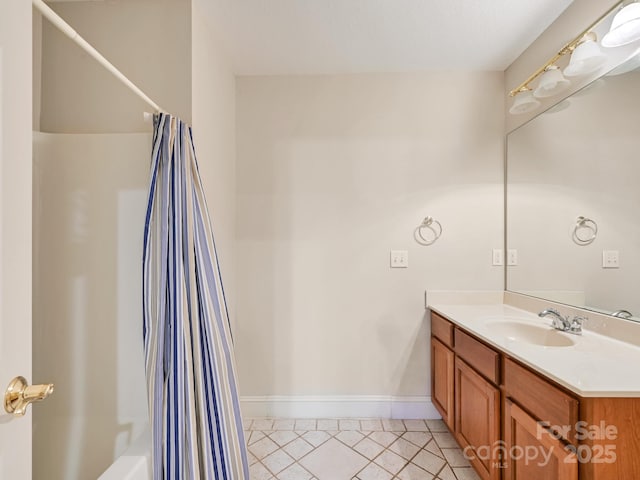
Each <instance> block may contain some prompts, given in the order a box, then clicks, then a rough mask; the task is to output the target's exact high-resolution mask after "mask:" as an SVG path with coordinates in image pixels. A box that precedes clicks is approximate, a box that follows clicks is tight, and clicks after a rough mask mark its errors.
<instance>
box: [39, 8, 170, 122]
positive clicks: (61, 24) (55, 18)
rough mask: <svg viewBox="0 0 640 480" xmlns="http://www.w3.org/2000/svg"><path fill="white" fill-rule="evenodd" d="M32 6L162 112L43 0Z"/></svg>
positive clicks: (139, 95)
mask: <svg viewBox="0 0 640 480" xmlns="http://www.w3.org/2000/svg"><path fill="white" fill-rule="evenodd" d="M32 1H33V6H34V7H35V8H36V9H38V10H39V11H40V13H42V15H43V16H44V17H45V18H46V19H47V20H49V21H50V22H51V23H52V24H53V25H54V26H55V27H57V28H58V30H60V31H61V32H62V33H64V34H65V35H66V36H67V37H69V38H70V39H71V40H73V41H74V42H75V43H77V44H78V45H79V46H80V48H82V49H83V50H84V51H85V52H87V53H88V54H89V55H91V56H92V57H93V58H94V59H96V60H97V61H98V63H100V65H102V66H103V67H104V68H106V69H107V70H108V71H109V72H111V73H112V74H113V75H114V76H115V77H116V78H117V79H118V80H120V81H121V82H122V83H124V84H125V85H126V86H127V87H129V89H130V90H132V91H133V93H135V94H136V95H137V96H138V97H140V98H141V99H142V100H144V101H145V102H146V103H147V104H148V105H149V106H151V107H152V108H153V109H154V110H155V111H156V112H163V111H165V110H164V109H162V108H160V106H159V105H158V104H157V103H156V102H154V101H153V100H151V99H150V98H149V97H148V96H147V94H146V93H144V92H143V91H142V90H141V89H140V88H138V86H137V85H136V84H135V83H133V82H132V81H131V80H129V79H128V78H127V77H126V76H125V75H124V74H123V73H122V72H121V71H120V70H118V69H117V68H116V67H115V66H114V65H113V64H112V63H111V62H109V60H107V59H106V58H104V57H103V56H102V54H101V53H100V52H98V51H97V50H96V49H95V48H93V46H92V45H91V44H90V43H89V42H87V41H86V40H85V39H84V38H82V37H81V36H80V35H79V34H78V32H76V31H75V30H74V29H73V28H72V27H71V25H69V24H68V23H67V22H65V21H64V20H63V19H62V17H60V16H59V15H58V14H57V13H56V12H54V11H53V10H52V9H51V8H50V7H49V6H48V5H47V4H46V3H44V1H43V0H32Z"/></svg>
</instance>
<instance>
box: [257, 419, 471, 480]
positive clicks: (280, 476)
mask: <svg viewBox="0 0 640 480" xmlns="http://www.w3.org/2000/svg"><path fill="white" fill-rule="evenodd" d="M245 429H246V432H245V433H246V437H247V443H248V445H249V447H248V448H249V464H250V465H251V466H250V469H251V480H391V479H399V480H432V479H438V480H478V479H479V477H478V476H477V474H476V473H475V472H474V470H473V469H472V468H471V467H470V466H469V462H468V461H467V460H466V459H465V458H464V456H463V454H462V451H461V450H460V448H458V445H457V444H456V442H455V440H454V439H453V437H452V436H451V434H450V433H449V431H448V430H447V428H446V426H445V425H444V423H442V421H441V420H426V421H424V420H375V419H374V420H371V419H370V420H367V419H335V420H331V419H318V420H310V419H299V420H294V419H251V420H245Z"/></svg>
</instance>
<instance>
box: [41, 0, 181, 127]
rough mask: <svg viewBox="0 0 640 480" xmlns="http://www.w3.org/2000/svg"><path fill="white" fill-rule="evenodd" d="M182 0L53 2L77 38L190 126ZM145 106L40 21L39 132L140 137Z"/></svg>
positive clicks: (54, 7) (47, 24) (146, 106)
mask: <svg viewBox="0 0 640 480" xmlns="http://www.w3.org/2000/svg"><path fill="white" fill-rule="evenodd" d="M190 5H191V3H190V2H187V1H183V0H128V1H126V2H94V1H79V2H78V1H71V2H54V3H52V4H51V7H52V8H53V9H55V10H56V12H57V13H58V14H59V15H60V16H61V17H62V18H64V19H65V20H66V21H67V22H68V23H69V24H70V25H71V26H72V27H73V28H74V29H75V30H76V31H77V32H78V33H79V34H80V35H82V36H83V37H84V38H85V40H87V41H88V42H89V43H91V44H92V45H93V46H94V47H95V48H96V49H97V50H98V51H99V52H100V53H102V54H103V55H104V56H105V57H106V58H107V59H108V60H109V61H110V62H111V63H113V64H114V65H115V66H116V67H117V68H119V69H120V70H121V71H122V72H123V73H124V74H125V75H126V76H127V77H129V79H131V80H132V81H133V82H134V83H135V84H137V85H138V86H139V87H140V88H141V89H142V90H143V91H144V92H145V93H146V94H147V95H149V96H150V97H151V98H152V99H153V100H154V101H155V102H156V103H158V104H160V106H161V107H163V108H165V109H166V110H167V111H169V112H171V113H173V114H175V115H178V116H180V117H181V118H182V119H183V120H185V121H186V122H188V123H189V122H191V44H190V43H191V11H190ZM150 110H151V107H149V106H148V105H147V104H146V103H144V102H143V101H142V100H141V99H139V98H138V97H137V96H136V95H135V94H133V93H132V92H131V91H130V90H129V89H128V88H127V87H125V86H124V85H123V84H121V83H120V81H119V80H117V79H116V78H115V77H113V76H112V75H111V74H110V73H108V72H107V71H106V70H105V69H104V68H103V67H102V66H100V65H99V64H98V63H97V62H96V61H95V60H93V59H92V58H91V57H89V56H88V55H87V54H86V53H84V51H83V50H81V49H80V47H78V46H77V45H76V44H75V43H73V42H72V41H71V40H70V39H68V38H67V37H66V36H64V35H63V34H62V33H60V31H58V30H57V29H56V28H55V27H53V26H52V25H51V24H50V23H49V22H48V21H46V20H45V21H43V31H42V108H41V124H40V125H41V131H43V132H56V133H106V132H110V133H123V132H148V131H149V130H150V126H149V124H146V123H144V121H143V117H142V112H143V111H150Z"/></svg>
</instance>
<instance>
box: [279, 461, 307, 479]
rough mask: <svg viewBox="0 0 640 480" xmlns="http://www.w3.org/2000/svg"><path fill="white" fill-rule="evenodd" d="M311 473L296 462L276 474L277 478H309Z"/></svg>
mask: <svg viewBox="0 0 640 480" xmlns="http://www.w3.org/2000/svg"><path fill="white" fill-rule="evenodd" d="M311 477H312V475H311V474H310V473H309V472H308V471H307V470H305V469H304V468H302V467H301V466H300V465H299V464H298V463H294V464H293V465H290V466H289V467H287V468H285V469H284V470H283V471H282V472H280V473H279V474H278V480H310V479H311Z"/></svg>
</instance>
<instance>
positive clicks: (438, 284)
mask: <svg viewBox="0 0 640 480" xmlns="http://www.w3.org/2000/svg"><path fill="white" fill-rule="evenodd" d="M471 87H472V88H471ZM478 92H482V94H481V95H480V94H478ZM503 92H504V85H503V75H502V73H477V72H475V73H474V72H460V73H446V72H442V73H428V74H414V75H409V74H406V75H403V74H389V75H352V76H310V77H241V78H239V79H238V80H237V142H238V144H237V149H238V167H237V168H238V170H237V191H238V216H237V232H238V233H237V242H238V243H237V264H238V270H237V323H238V331H237V336H236V340H237V347H238V348H237V352H238V362H239V369H240V379H241V393H242V394H243V395H244V396H245V397H255V396H279V395H284V396H291V395H294V396H295V395H319V396H336V395H347V396H354V395H355V396H357V395H368V396H380V395H382V396H385V395H391V396H408V397H411V396H426V395H428V394H429V390H430V387H429V368H430V367H429V345H428V335H429V327H428V322H425V310H424V300H423V293H424V289H425V288H432V289H497V290H501V289H502V288H503V271H502V269H501V268H499V267H492V266H491V249H492V248H500V247H501V245H502V242H503V240H502V235H503V229H502V218H503V208H502V205H503V200H502V180H503V166H502V165H503V140H502V132H503V131H504V125H503V120H504V117H503V111H502V107H503V99H504V97H503ZM426 215H432V216H434V217H435V218H436V219H438V220H439V221H440V222H441V223H442V226H443V229H444V233H443V234H442V237H441V238H440V240H439V241H438V242H436V244H435V245H433V246H431V247H423V246H419V245H418V244H416V243H415V241H414V240H413V230H414V228H415V227H416V226H417V225H418V224H419V223H420V222H421V220H422V218H423V217H425V216H426ZM391 249H404V250H408V251H409V268H408V269H390V268H389V251H390V250H391ZM361 414H366V412H361Z"/></svg>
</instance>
